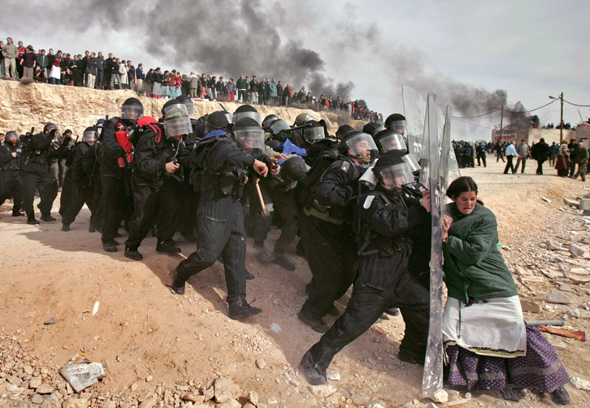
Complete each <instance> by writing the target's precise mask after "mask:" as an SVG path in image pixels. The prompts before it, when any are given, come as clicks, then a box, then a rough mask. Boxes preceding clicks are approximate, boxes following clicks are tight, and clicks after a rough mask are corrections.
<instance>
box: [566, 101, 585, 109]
mask: <svg viewBox="0 0 590 408" xmlns="http://www.w3.org/2000/svg"><path fill="white" fill-rule="evenodd" d="M563 101H564V102H566V103H569V104H570V105H574V106H581V107H584V108H587V107H589V106H590V105H578V104H577V103H573V102H570V101H566V100H565V99H564V100H563Z"/></svg>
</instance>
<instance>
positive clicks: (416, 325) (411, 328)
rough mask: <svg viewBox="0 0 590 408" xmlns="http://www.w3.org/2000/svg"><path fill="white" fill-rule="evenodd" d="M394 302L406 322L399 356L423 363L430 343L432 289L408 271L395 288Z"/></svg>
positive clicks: (405, 359)
mask: <svg viewBox="0 0 590 408" xmlns="http://www.w3.org/2000/svg"><path fill="white" fill-rule="evenodd" d="M393 304H394V305H396V306H397V307H399V308H400V311H401V313H402V316H403V318H404V322H405V324H406V329H405V334H404V338H403V340H402V342H401V345H400V351H399V357H400V359H402V360H404V361H408V362H413V363H417V364H423V363H424V356H425V355H426V346H427V344H428V328H429V319H430V291H429V290H428V289H427V288H426V287H424V285H423V284H422V283H420V281H418V279H417V278H416V277H415V276H413V275H412V274H410V273H406V274H404V276H403V277H402V279H401V280H400V282H399V284H398V285H397V288H396V289H395V300H394V303H393Z"/></svg>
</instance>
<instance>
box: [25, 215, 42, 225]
mask: <svg viewBox="0 0 590 408" xmlns="http://www.w3.org/2000/svg"><path fill="white" fill-rule="evenodd" d="M27 224H29V225H37V224H39V221H37V220H36V219H35V217H33V218H27Z"/></svg>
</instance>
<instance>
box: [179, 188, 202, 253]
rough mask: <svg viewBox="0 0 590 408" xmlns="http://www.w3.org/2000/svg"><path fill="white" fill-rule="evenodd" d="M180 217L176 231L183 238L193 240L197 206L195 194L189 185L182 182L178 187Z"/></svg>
mask: <svg viewBox="0 0 590 408" xmlns="http://www.w3.org/2000/svg"><path fill="white" fill-rule="evenodd" d="M179 201H180V219H181V221H180V222H179V223H178V231H179V232H180V234H181V235H182V236H183V237H184V239H186V240H188V241H191V242H194V241H195V240H196V237H195V224H196V220H197V216H196V211H195V208H197V202H198V201H197V194H196V193H195V190H194V189H193V187H192V186H191V185H188V184H186V183H183V184H182V185H181V186H180V189H179Z"/></svg>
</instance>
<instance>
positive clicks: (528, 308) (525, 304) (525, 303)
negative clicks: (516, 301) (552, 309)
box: [520, 298, 542, 313]
mask: <svg viewBox="0 0 590 408" xmlns="http://www.w3.org/2000/svg"><path fill="white" fill-rule="evenodd" d="M520 305H521V307H522V311H523V312H530V313H540V312H541V310H542V307H541V305H540V304H538V303H537V302H534V301H532V300H526V299H522V298H521V299H520Z"/></svg>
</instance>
